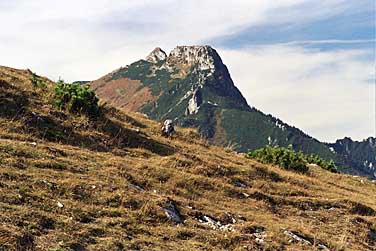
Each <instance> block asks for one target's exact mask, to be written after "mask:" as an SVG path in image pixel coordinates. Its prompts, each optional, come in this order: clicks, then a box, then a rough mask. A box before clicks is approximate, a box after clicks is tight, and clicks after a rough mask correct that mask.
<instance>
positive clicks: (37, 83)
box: [30, 72, 46, 88]
mask: <svg viewBox="0 0 376 251" xmlns="http://www.w3.org/2000/svg"><path fill="white" fill-rule="evenodd" d="M30 81H31V83H32V84H33V86H34V87H38V88H45V87H46V83H45V82H44V80H43V79H42V78H41V77H39V76H38V75H37V74H35V73H34V72H32V73H31V77H30Z"/></svg>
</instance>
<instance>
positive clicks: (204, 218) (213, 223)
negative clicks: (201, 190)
mask: <svg viewBox="0 0 376 251" xmlns="http://www.w3.org/2000/svg"><path fill="white" fill-rule="evenodd" d="M196 219H197V220H198V221H199V222H201V223H204V224H206V225H208V226H210V227H211V228H212V229H213V230H227V231H233V230H234V229H233V224H224V223H222V222H221V221H220V220H218V219H216V218H214V217H212V216H209V215H205V214H202V213H201V212H199V213H197V214H196Z"/></svg>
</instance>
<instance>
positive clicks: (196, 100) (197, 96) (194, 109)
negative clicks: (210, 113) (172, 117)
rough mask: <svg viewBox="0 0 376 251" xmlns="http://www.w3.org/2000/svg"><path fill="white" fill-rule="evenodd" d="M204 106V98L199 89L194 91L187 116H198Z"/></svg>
mask: <svg viewBox="0 0 376 251" xmlns="http://www.w3.org/2000/svg"><path fill="white" fill-rule="evenodd" d="M201 104H202V96H201V91H200V89H199V88H197V89H196V90H194V91H193V94H192V97H191V99H190V100H189V101H188V107H187V110H186V113H185V114H186V115H192V114H197V113H198V109H199V108H200V105H201Z"/></svg>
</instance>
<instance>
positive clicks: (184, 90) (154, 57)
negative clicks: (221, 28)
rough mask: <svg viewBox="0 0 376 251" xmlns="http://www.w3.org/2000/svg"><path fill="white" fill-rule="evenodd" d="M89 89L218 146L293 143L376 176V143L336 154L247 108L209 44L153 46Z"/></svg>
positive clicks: (344, 168) (240, 148)
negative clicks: (189, 129)
mask: <svg viewBox="0 0 376 251" xmlns="http://www.w3.org/2000/svg"><path fill="white" fill-rule="evenodd" d="M250 74H252V73H251V72H250ZM260 84H261V83H260ZM91 87H92V88H93V89H94V90H95V91H96V93H97V94H98V96H99V97H101V98H102V99H104V100H106V101H107V102H108V103H110V104H112V105H114V106H116V107H119V108H124V109H127V110H129V111H133V112H136V111H138V112H142V113H145V114H147V115H148V116H149V117H150V118H152V119H155V120H159V121H162V120H164V119H167V118H169V119H173V120H175V122H176V123H177V124H179V125H180V126H182V127H193V128H198V130H199V132H200V134H201V135H202V136H203V137H205V138H206V139H208V140H209V141H210V142H211V143H214V144H216V145H224V146H228V145H232V146H234V147H235V149H236V150H237V151H240V152H246V151H248V150H249V149H251V150H254V149H257V148H261V147H264V146H265V145H272V146H275V145H279V146H285V147H287V146H288V145H292V146H293V148H294V149H295V150H296V151H303V152H305V153H314V154H318V155H320V156H321V157H322V158H324V159H327V160H330V159H334V160H335V161H336V164H337V165H338V166H340V167H342V171H344V172H347V173H352V174H356V175H364V176H367V177H369V178H376V174H375V173H374V172H375V170H374V168H373V167H374V166H376V157H375V156H376V146H375V145H371V147H363V148H362V150H361V151H353V152H351V153H347V152H346V153H345V152H343V151H335V150H334V149H333V146H332V145H331V144H326V143H322V142H319V141H318V140H316V139H314V138H312V137H311V136H309V135H307V134H305V133H304V132H303V131H301V130H299V129H297V128H295V127H293V126H290V125H288V124H286V123H284V122H283V121H281V120H279V119H278V118H275V117H273V116H271V115H266V114H264V113H262V112H261V111H259V110H257V109H256V108H254V107H251V106H249V105H248V104H247V101H246V100H245V98H244V97H243V96H242V94H241V93H240V91H239V90H238V89H237V87H236V86H235V85H234V83H233V81H232V79H231V76H230V73H229V71H228V69H227V67H226V66H225V65H224V64H223V62H222V60H221V58H220V56H219V55H218V53H217V52H216V51H215V50H214V49H213V48H211V47H210V46H178V47H176V48H175V49H174V50H172V51H171V53H170V54H169V55H168V56H167V54H166V53H165V52H164V51H163V50H161V49H160V48H156V49H155V50H153V51H152V52H151V53H150V55H148V56H147V57H146V59H145V60H139V61H137V62H135V63H133V64H131V65H128V66H126V67H122V68H120V69H117V70H115V71H113V72H111V73H110V74H107V75H106V76H104V77H102V78H100V79H98V80H96V81H93V82H91ZM291 112H294V111H291ZM334 148H336V149H338V147H334ZM358 150H359V148H358ZM370 156H371V157H370ZM366 161H367V163H366ZM365 163H366V164H365Z"/></svg>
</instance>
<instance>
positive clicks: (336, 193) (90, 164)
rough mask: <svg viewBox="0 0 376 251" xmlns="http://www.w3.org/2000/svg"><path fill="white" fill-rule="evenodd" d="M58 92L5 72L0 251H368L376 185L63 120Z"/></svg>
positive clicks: (146, 123)
mask: <svg viewBox="0 0 376 251" xmlns="http://www.w3.org/2000/svg"><path fill="white" fill-rule="evenodd" d="M31 79H33V80H35V79H37V81H31ZM36 83H37V84H36ZM54 87H55V84H54V83H52V82H51V81H49V80H48V79H46V78H42V77H39V76H35V75H33V74H32V73H31V72H30V71H28V70H15V69H11V68H6V67H0V188H1V189H0V210H1V211H0V222H1V224H0V250H10V251H12V250H29V251H30V250H64V251H71V250H75V251H82V250H375V246H376V225H375V222H376V200H375V198H374V197H373V196H370V195H372V194H375V193H376V184H375V183H374V182H371V181H369V180H367V179H364V178H361V177H353V176H349V175H344V174H334V173H330V172H327V171H325V170H323V169H321V168H319V167H317V166H313V165H311V166H310V167H309V172H308V173H307V174H300V173H295V172H292V171H287V170H283V169H281V168H279V167H277V166H270V165H263V164H260V163H258V162H256V161H254V160H251V159H247V158H245V156H244V155H243V154H237V153H235V152H233V151H232V149H231V148H222V147H218V146H213V145H210V144H209V143H208V142H207V141H206V140H204V139H202V138H201V137H199V135H198V133H197V132H196V131H195V130H193V129H184V128H177V134H176V135H175V136H173V137H172V138H164V137H161V136H160V133H159V126H160V125H159V123H157V122H155V121H152V120H149V119H148V118H146V117H145V116H143V115H141V114H138V113H132V112H123V111H120V110H117V109H115V108H111V107H109V106H102V108H101V113H100V115H98V116H97V117H91V118H90V117H88V116H86V115H83V114H80V113H69V112H67V111H61V110H58V109H56V108H55V106H54V105H53V101H52V100H53V99H52V95H53V89H54ZM145 93H147V92H146V91H145ZM238 105H239V106H241V105H243V104H241V103H239V104H238ZM244 109H245V110H247V109H248V108H244Z"/></svg>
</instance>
